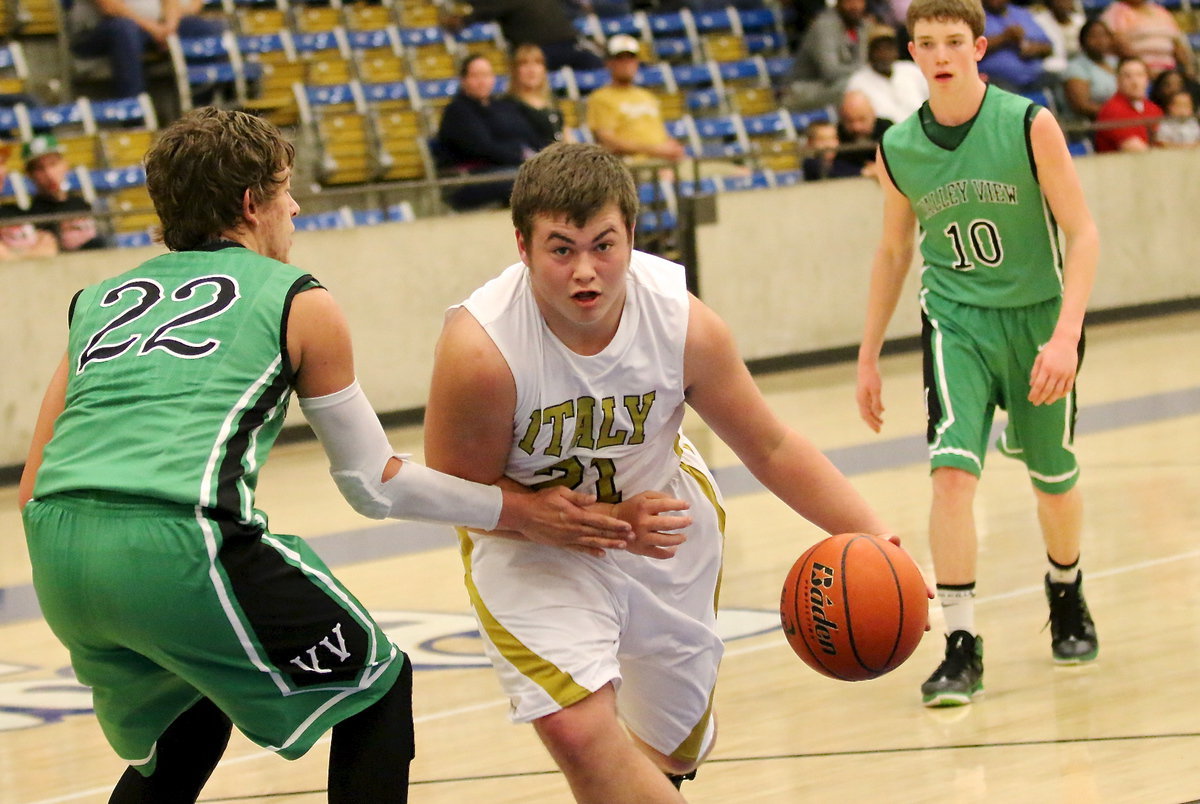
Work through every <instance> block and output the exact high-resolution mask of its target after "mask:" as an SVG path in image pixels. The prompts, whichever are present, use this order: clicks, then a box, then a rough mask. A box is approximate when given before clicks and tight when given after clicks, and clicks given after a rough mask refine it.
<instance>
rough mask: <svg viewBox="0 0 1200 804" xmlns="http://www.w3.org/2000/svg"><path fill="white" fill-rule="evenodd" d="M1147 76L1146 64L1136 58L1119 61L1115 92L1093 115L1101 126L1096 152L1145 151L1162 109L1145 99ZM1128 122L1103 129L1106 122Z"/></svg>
mask: <svg viewBox="0 0 1200 804" xmlns="http://www.w3.org/2000/svg"><path fill="white" fill-rule="evenodd" d="M1149 86H1150V74H1149V71H1148V69H1147V67H1146V63H1145V62H1144V61H1142V60H1141V59H1139V58H1137V57H1136V56H1135V57H1132V58H1124V59H1121V63H1120V65H1118V67H1117V91H1116V93H1115V94H1114V95H1113V96H1112V97H1111V98H1109V99H1108V100H1107V101H1106V102H1105V104H1104V105H1103V106H1101V107H1100V112H1099V113H1098V114H1097V115H1096V123H1097V124H1099V125H1101V126H1102V127H1101V128H1100V130H1099V131H1097V132H1096V151H1097V152H1098V153H1103V152H1105V151H1145V150H1146V149H1148V148H1149V147H1150V142H1151V140H1152V139H1153V133H1152V130H1153V129H1154V127H1155V124H1156V122H1157V121H1158V119H1159V118H1161V117H1162V109H1160V108H1158V105H1157V104H1155V103H1154V101H1152V100H1150V99H1149V98H1147V97H1146V89H1147V87H1149ZM1118 121H1129V122H1130V123H1131V124H1130V125H1127V126H1117V127H1112V128H1109V127H1103V124H1105V123H1113V122H1118Z"/></svg>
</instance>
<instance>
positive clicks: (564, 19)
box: [444, 0, 604, 70]
mask: <svg viewBox="0 0 1200 804" xmlns="http://www.w3.org/2000/svg"><path fill="white" fill-rule="evenodd" d="M493 20H494V21H495V22H498V23H500V30H501V31H502V32H503V33H504V38H505V39H507V40H508V43H509V45H512V46H514V47H515V46H517V45H524V44H534V45H537V46H538V47H540V48H541V49H542V52H543V53H545V54H546V68H547V69H550V70H557V69H559V68H561V67H570V68H571V69H573V70H599V69H600V68H602V67H603V66H604V61H603V59H601V58H600V54H599V53H597V52H596V51H595V50H594V49H593V46H592V44H591V43H590V42H589V41H587V40H585V39H583V38H582V37H581V36H580V35H579V32H578V31H577V30H576V29H575V26H574V24H573V23H572V22H571V18H570V17H569V16H568V15H567V11H566V9H565V8H564V7H563V4H562V0H470V2H469V3H467V4H461V5H459V6H458V7H457V8H455V10H454V12H453V13H452V15H451V16H450V17H449V18H447V19H446V21H445V23H444V24H445V25H446V26H447V27H449V28H451V29H452V30H453V29H456V28H460V27H462V26H463V25H469V24H471V23H475V22H491V21H493Z"/></svg>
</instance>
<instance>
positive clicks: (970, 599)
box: [937, 583, 976, 636]
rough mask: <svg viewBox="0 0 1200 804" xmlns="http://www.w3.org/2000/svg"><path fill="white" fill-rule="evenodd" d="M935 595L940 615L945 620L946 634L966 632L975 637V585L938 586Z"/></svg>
mask: <svg viewBox="0 0 1200 804" xmlns="http://www.w3.org/2000/svg"><path fill="white" fill-rule="evenodd" d="M937 595H938V601H939V602H940V603H941V604H942V615H943V616H944V617H945V618H946V633H947V634H953V633H954V632H955V631H966V632H967V633H968V634H970V635H971V636H976V631H975V584H973V583H972V584H963V585H961V586H938V588H937Z"/></svg>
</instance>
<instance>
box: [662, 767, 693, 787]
mask: <svg viewBox="0 0 1200 804" xmlns="http://www.w3.org/2000/svg"><path fill="white" fill-rule="evenodd" d="M667 778H668V779H670V780H671V784H673V785H675V789H676V790H679V789H680V788H682V787H683V783H684V782H688V781H691V780H692V779H695V778H696V772H695V771H691V772H690V773H676V774H672V773H668V774H667Z"/></svg>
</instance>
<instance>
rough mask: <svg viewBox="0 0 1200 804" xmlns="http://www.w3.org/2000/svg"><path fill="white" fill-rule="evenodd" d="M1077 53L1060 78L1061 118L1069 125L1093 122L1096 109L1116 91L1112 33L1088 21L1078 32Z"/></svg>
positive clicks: (1115, 57)
mask: <svg viewBox="0 0 1200 804" xmlns="http://www.w3.org/2000/svg"><path fill="white" fill-rule="evenodd" d="M1079 47H1080V52H1079V54H1078V55H1076V56H1075V57H1074V58H1073V59H1071V61H1070V62H1068V63H1067V71H1066V72H1065V73H1064V74H1063V78H1064V82H1063V99H1064V100H1065V101H1066V107H1067V110H1066V113H1065V114H1064V118H1065V119H1066V120H1067V121H1069V122H1076V123H1078V122H1087V123H1091V122H1094V121H1095V119H1096V115H1097V114H1099V112H1100V107H1101V106H1103V105H1104V102H1105V101H1107V100H1108V99H1109V98H1111V97H1112V96H1113V93H1115V92H1116V91H1117V53H1116V44H1115V43H1114V41H1113V36H1112V31H1110V30H1108V26H1107V25H1105V24H1104V22H1103V21H1102V20H1100V19H1092V20H1088V21H1087V22H1086V23H1084V25H1083V27H1082V28H1080V29H1079Z"/></svg>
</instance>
